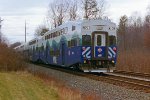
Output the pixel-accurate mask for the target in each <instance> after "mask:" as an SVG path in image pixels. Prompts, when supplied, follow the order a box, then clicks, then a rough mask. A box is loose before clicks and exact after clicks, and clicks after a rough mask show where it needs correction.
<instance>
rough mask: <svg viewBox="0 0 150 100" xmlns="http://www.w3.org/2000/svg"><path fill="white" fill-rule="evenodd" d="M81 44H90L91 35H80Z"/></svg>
mask: <svg viewBox="0 0 150 100" xmlns="http://www.w3.org/2000/svg"><path fill="white" fill-rule="evenodd" d="M82 45H83V46H90V45H91V35H82Z"/></svg>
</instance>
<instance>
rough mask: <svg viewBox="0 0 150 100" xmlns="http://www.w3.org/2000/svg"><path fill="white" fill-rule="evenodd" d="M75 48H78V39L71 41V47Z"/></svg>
mask: <svg viewBox="0 0 150 100" xmlns="http://www.w3.org/2000/svg"><path fill="white" fill-rule="evenodd" d="M73 46H77V39H76V38H74V39H72V40H71V47H73Z"/></svg>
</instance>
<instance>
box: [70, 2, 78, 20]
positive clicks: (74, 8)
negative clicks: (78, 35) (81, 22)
mask: <svg viewBox="0 0 150 100" xmlns="http://www.w3.org/2000/svg"><path fill="white" fill-rule="evenodd" d="M70 2H71V3H70V7H69V17H70V18H69V20H76V18H77V10H78V5H77V0H71V1H70Z"/></svg>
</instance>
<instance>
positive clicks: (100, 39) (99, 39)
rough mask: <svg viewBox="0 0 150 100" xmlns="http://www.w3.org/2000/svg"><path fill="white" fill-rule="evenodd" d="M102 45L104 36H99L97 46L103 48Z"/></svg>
mask: <svg viewBox="0 0 150 100" xmlns="http://www.w3.org/2000/svg"><path fill="white" fill-rule="evenodd" d="M101 45H102V36H101V35H98V36H97V46H101Z"/></svg>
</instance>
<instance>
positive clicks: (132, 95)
mask: <svg viewBox="0 0 150 100" xmlns="http://www.w3.org/2000/svg"><path fill="white" fill-rule="evenodd" d="M29 66H30V67H29V69H30V70H32V71H33V72H34V71H35V72H36V71H39V72H43V73H46V74H47V75H50V76H52V77H55V78H56V79H59V80H61V81H63V82H65V83H66V84H67V85H69V86H70V87H73V88H77V89H78V90H80V91H81V93H85V94H89V93H95V94H96V95H97V96H102V97H103V98H105V99H104V100H150V93H143V92H141V91H137V90H131V89H126V88H124V87H119V86H116V85H112V84H108V83H104V82H101V81H95V80H92V79H88V78H85V77H80V76H76V75H72V74H68V73H65V72H61V71H57V70H53V69H50V68H45V67H40V66H37V65H29ZM101 99H102V98H101ZM102 100H103V99H102Z"/></svg>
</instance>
